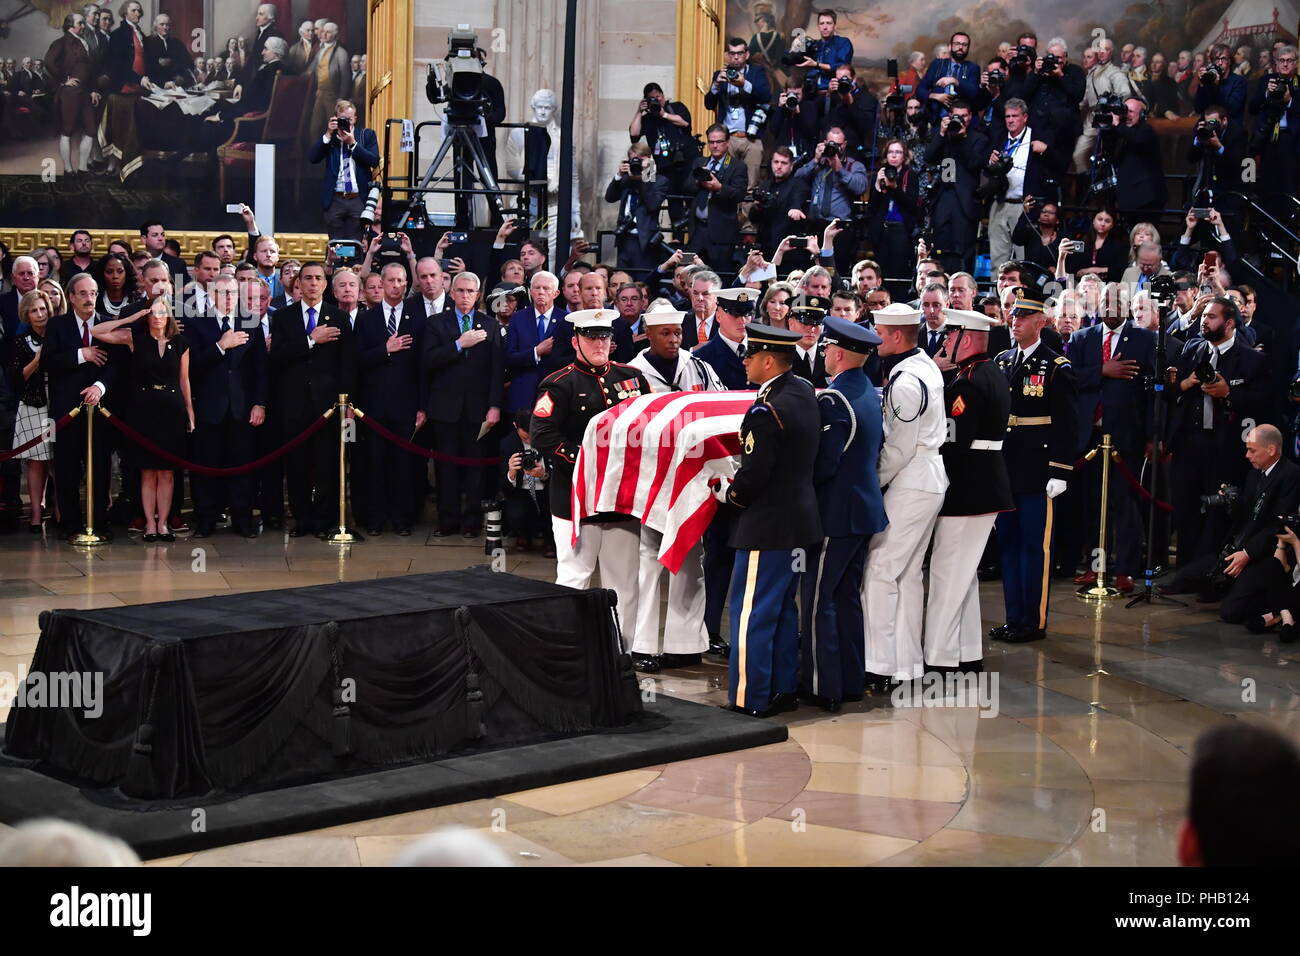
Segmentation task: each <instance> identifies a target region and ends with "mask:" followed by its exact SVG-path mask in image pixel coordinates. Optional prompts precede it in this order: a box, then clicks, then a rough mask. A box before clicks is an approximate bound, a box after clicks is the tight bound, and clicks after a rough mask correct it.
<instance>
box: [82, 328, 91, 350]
mask: <svg viewBox="0 0 1300 956" xmlns="http://www.w3.org/2000/svg"><path fill="white" fill-rule="evenodd" d="M81 347H82V348H83V349H84V348H89V347H90V323H89V322H83V323H82V325H81Z"/></svg>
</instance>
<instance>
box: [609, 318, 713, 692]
mask: <svg viewBox="0 0 1300 956" xmlns="http://www.w3.org/2000/svg"><path fill="white" fill-rule="evenodd" d="M685 315H686V313H685V312H678V311H676V310H674V309H672V308H671V307H669V308H662V309H651V310H650V311H649V312H646V313H644V314H643V315H642V316H641V321H642V323H643V325H644V327H645V331H646V336H647V338H648V340H649V343H650V347H649V348H648V349H646V350H645V351H644V352H638V353H637V355H636V357H635V358H633V359H632V361H631V362H629V363H628V367H629V368H634V369H637V370H638V371H640V372H641V373H642V374H643V375H644V376H645V377H646V380H647V381H648V382H649V383H650V390H651V391H652V392H655V393H660V392H720V391H722V383H721V382H719V381H718V376H717V374H716V373H715V372H714V371H713V369H712V368H710V367H709V365H708V364H707V363H705V362H704V361H702V360H701V359H700V358H699V356H697V355H693V354H691V353H690V352H688V351H686V350H684V349H683V348H682V319H683V318H684V317H685ZM663 539H664V536H663V533H662V532H660V531H656V530H655V529H654V528H651V527H650V526H648V525H646V524H642V525H641V553H640V561H639V571H638V572H637V595H638V596H637V605H636V627H635V629H634V632H633V635H634V636H633V638H632V663H633V664H634V665H635V666H636V669H637V670H639V671H645V672H646V673H654V672H656V671H658V670H659V669H660V668H661V667H686V666H689V665H691V664H698V663H699V662H700V655H701V654H702V653H703V652H704V651H705V650H706V649H707V648H708V646H709V638H708V633H707V632H706V631H705V629H704V559H703V555H704V545H703V542H698V543H697V544H696V545H695V547H693V548H691V550H690V551H689V552H688V553H687V555H686V559H685V561H683V562H682V566H681V569H680V570H679V571H678V572H677V573H676V574H673V575H670V576H669V579H668V616H667V618H666V620H665V621H664V630H663V635H662V636H661V635H660V633H659V578H660V576H661V574H662V573H663V569H664V566H663V565H662V564H660V563H659V549H660V547H661V546H662V545H663Z"/></svg>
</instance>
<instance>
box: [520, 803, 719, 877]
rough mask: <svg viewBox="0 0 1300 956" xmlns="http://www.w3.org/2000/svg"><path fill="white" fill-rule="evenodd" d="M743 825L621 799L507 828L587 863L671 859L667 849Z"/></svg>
mask: <svg viewBox="0 0 1300 956" xmlns="http://www.w3.org/2000/svg"><path fill="white" fill-rule="evenodd" d="M742 826H744V824H742V823H739V822H737V821H735V820H720V819H718V818H716V817H706V816H700V815H699V814H695V813H681V812H679V811H676V810H665V809H662V808H660V807H649V806H643V805H641V804H637V803H635V802H620V803H607V804H605V805H604V806H599V807H594V808H592V809H590V810H583V811H581V812H579V813H573V814H569V815H567V816H562V817H552V818H550V819H548V820H534V821H532V822H531V823H522V824H520V825H519V826H517V827H514V828H512V829H511V830H510V832H511V833H512V834H517V835H519V836H522V837H524V838H525V839H528V840H532V841H534V842H536V843H539V844H541V845H542V846H545V847H548V848H550V849H552V850H554V851H555V852H557V853H560V854H563V855H564V856H566V857H568V858H570V859H572V860H575V861H577V862H580V863H591V862H594V861H596V860H605V859H610V858H614V857H622V856H630V855H632V854H635V853H644V852H648V853H653V854H655V855H656V856H661V857H663V858H665V859H668V860H672V859H674V857H673V856H671V855H670V854H669V853H668V852H666V851H667V850H669V849H670V848H671V847H676V846H681V845H682V844H685V843H694V842H696V841H699V840H705V839H708V838H710V837H714V836H718V835H719V834H723V833H730V832H731V831H732V830H736V829H738V828H740V827H742ZM678 862H681V861H678Z"/></svg>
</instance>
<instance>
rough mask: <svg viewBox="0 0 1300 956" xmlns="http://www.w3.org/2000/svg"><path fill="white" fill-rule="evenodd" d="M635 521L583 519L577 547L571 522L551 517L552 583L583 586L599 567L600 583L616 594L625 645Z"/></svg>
mask: <svg viewBox="0 0 1300 956" xmlns="http://www.w3.org/2000/svg"><path fill="white" fill-rule="evenodd" d="M639 527H640V525H638V524H637V523H636V522H635V521H608V522H607V521H600V522H591V521H583V522H580V523H579V524H578V542H577V547H574V546H573V545H572V544H570V543H569V538H570V537H571V536H572V535H573V522H572V521H569V520H567V519H565V518H557V517H554V516H552V517H551V528H552V530H553V531H554V532H555V583H556V584H562V585H564V586H565V587H567V588H577V589H578V590H580V591H581V590H585V589H586V588H588V587H590V586H591V576H592V575H593V574H594V573H595V572H596V567H597V565H598V564H599V567H600V584H601V587H604V588H609V589H610V590H612V591H613V592H614V593H615V594H617V595H618V618H619V621H620V622H621V624H622V631H623V646H624V647H627V646H628V644H629V642H630V638H631V634H632V626H633V622H635V621H636V603H637V602H636V583H637V582H636V577H637V547H638V538H637V529H638V528H639Z"/></svg>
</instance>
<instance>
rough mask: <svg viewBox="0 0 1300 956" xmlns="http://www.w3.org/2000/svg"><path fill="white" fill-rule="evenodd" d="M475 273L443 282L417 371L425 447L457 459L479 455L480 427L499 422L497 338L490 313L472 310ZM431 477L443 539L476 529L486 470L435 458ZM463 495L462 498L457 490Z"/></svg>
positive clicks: (476, 281)
mask: <svg viewBox="0 0 1300 956" xmlns="http://www.w3.org/2000/svg"><path fill="white" fill-rule="evenodd" d="M478 289H479V279H478V276H476V275H474V273H472V272H462V273H459V274H458V275H457V276H456V278H455V279H453V280H452V283H451V299H452V307H451V308H450V309H448V310H447V311H446V312H444V313H442V314H441V315H435V316H433V317H431V318H430V319H429V327H428V329H426V331H425V335H424V352H423V360H422V362H421V366H420V370H421V374H422V375H423V376H424V378H425V380H426V382H427V393H428V399H427V406H426V410H427V413H428V419H429V423H430V425H431V426H432V427H433V447H434V448H435V449H436V450H437V451H438V452H440V453H441V454H443V455H448V456H455V457H458V458H482V457H486V455H487V452H486V451H485V449H487V448H489V445H488V443H487V442H485V441H484V440H483V439H485V438H486V437H487V436H486V435H483V438H480V434H481V432H482V430H483V429H484V428H485V427H487V428H489V429H490V428H492V427H494V426H495V425H496V424H497V422H499V421H500V420H501V393H502V388H503V383H502V379H503V375H504V372H503V363H502V358H501V336H500V334H498V332H497V325H498V323H497V320H496V319H495V318H494V317H491V316H488V315H485V314H483V313H482V312H477V311H475V309H474V303H475V301H476V299H477V298H478ZM434 468H435V475H436V477H437V482H438V529H437V530H436V531H435V532H434V534H435V535H436V536H438V537H446V536H447V535H450V534H454V533H455V532H456V531H460V532H461V534H462V535H463V536H464V537H466V538H472V537H474V536H475V535H477V534H478V530H479V526H480V525H481V523H482V499H483V495H484V493H485V492H486V491H487V488H488V486H487V480H488V478H487V476H488V475H490V470H486V469H484V468H483V467H481V466H479V465H458V464H454V463H452V462H449V461H445V460H438V461H436V462H435V465H434ZM462 494H463V495H464V498H465V500H464V504H463V505H462V503H461V496H462Z"/></svg>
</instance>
